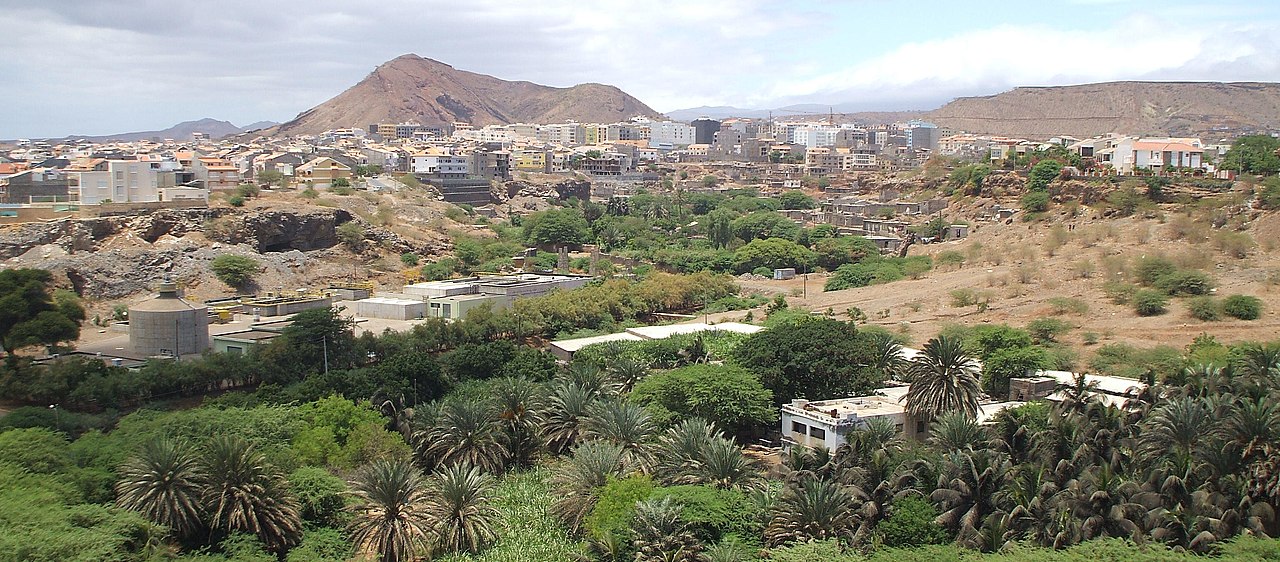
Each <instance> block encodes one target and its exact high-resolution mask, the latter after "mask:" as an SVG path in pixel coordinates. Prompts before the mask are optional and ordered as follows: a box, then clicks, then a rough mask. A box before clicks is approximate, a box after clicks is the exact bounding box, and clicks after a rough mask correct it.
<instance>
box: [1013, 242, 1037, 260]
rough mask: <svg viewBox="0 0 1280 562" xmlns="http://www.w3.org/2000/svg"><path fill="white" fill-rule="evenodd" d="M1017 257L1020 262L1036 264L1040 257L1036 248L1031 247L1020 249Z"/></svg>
mask: <svg viewBox="0 0 1280 562" xmlns="http://www.w3.org/2000/svg"><path fill="white" fill-rule="evenodd" d="M1017 257H1018V260H1019V261H1023V262H1034V261H1036V258H1038V257H1040V256H1039V254H1037V253H1036V249H1035V248H1032V247H1031V246H1022V247H1021V248H1018V256H1017Z"/></svg>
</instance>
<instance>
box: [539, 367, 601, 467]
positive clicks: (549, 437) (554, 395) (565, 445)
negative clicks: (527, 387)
mask: <svg viewBox="0 0 1280 562" xmlns="http://www.w3.org/2000/svg"><path fill="white" fill-rule="evenodd" d="M598 401H599V393H597V392H595V391H593V390H591V389H589V388H587V387H584V386H581V385H578V384H575V383H571V382H561V383H559V384H556V385H555V386H554V387H553V388H552V391H551V397H550V398H549V399H548V400H547V407H546V412H545V414H544V415H543V419H542V434H543V436H544V438H545V439H546V441H547V448H548V449H550V450H551V451H552V452H554V453H564V452H565V451H568V450H569V449H572V448H573V447H574V446H575V445H577V444H578V439H579V437H580V434H581V432H582V420H583V419H584V418H586V417H587V416H588V414H589V413H590V411H591V407H592V406H593V405H595V403H596V402H598Z"/></svg>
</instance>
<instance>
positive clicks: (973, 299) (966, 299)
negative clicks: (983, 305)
mask: <svg viewBox="0 0 1280 562" xmlns="http://www.w3.org/2000/svg"><path fill="white" fill-rule="evenodd" d="M975 304H978V293H977V291H974V290H973V289H956V290H954V291H951V306H954V307H956V308H964V307H966V306H973V305H975Z"/></svg>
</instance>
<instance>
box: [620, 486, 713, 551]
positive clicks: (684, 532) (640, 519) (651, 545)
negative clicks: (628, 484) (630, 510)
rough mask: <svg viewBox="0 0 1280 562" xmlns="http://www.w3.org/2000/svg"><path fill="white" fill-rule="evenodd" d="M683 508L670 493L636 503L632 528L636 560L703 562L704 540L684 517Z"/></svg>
mask: <svg viewBox="0 0 1280 562" xmlns="http://www.w3.org/2000/svg"><path fill="white" fill-rule="evenodd" d="M681 511H682V508H681V506H680V504H677V503H675V502H674V501H672V499H671V497H670V496H666V497H663V498H662V499H652V500H646V501H641V502H637V503H636V514H635V519H633V520H632V522H631V530H632V533H633V534H634V535H635V540H633V541H632V545H633V546H635V549H636V557H635V560H636V562H700V561H701V560H702V557H701V556H700V553H701V552H702V543H701V542H699V541H698V539H697V537H695V536H694V535H693V533H692V532H690V531H689V526H688V524H686V523H685V522H684V521H682V520H681V518H680V513H681Z"/></svg>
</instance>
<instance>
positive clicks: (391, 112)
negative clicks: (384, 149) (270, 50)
mask: <svg viewBox="0 0 1280 562" xmlns="http://www.w3.org/2000/svg"><path fill="white" fill-rule="evenodd" d="M637 115H643V116H646V117H652V118H658V117H660V116H659V115H658V113H657V112H656V111H654V110H653V109H651V108H650V107H649V106H647V105H645V104H644V103H642V102H641V101H640V100H637V99H636V98H634V97H632V96H630V95H628V94H627V93H626V92H623V91H622V90H620V89H618V88H617V87H615V86H609V85H605V84H597V83H588V84H579V85H576V86H573V87H570V88H553V87H550V86H543V85H539V84H534V83H532V82H525V81H518V82H512V81H507V80H502V79H500V78H495V77H493V76H489V75H485V74H477V73H474V72H468V71H465V70H459V69H456V68H454V67H453V66H451V65H449V64H446V63H443V62H440V61H437V60H433V59H429V58H425V57H421V56H418V55H416V54H412V53H409V54H404V55H400V56H398V57H396V58H394V59H391V60H389V61H387V62H385V63H383V64H381V65H379V66H378V67H377V68H375V69H374V70H373V72H371V73H369V75H368V76H366V77H365V78H364V79H363V80H361V81H360V82H359V83H357V84H356V85H354V86H352V87H350V88H348V89H347V90H346V91H344V92H342V93H341V94H339V95H337V96H336V97H334V98H332V99H330V100H328V101H326V102H324V103H322V104H320V105H318V106H316V107H314V108H312V109H309V110H307V111H304V112H302V113H300V114H299V115H298V117H296V118H295V119H294V120H293V121H290V122H288V123H285V124H283V125H281V126H280V129H279V132H280V133H282V134H317V133H320V132H323V131H326V130H329V129H336V128H346V127H359V128H363V127H367V126H368V125H370V124H372V123H387V122H396V123H398V122H403V121H407V120H414V121H417V122H419V123H423V124H427V125H432V124H448V123H453V122H465V123H471V124H472V125H475V126H484V125H493V124H504V123H516V122H532V123H555V122H563V121H566V120H570V119H571V120H574V121H579V122H586V123H591V122H594V123H613V122H616V121H622V120H626V119H630V118H631V117H635V116H637Z"/></svg>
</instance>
